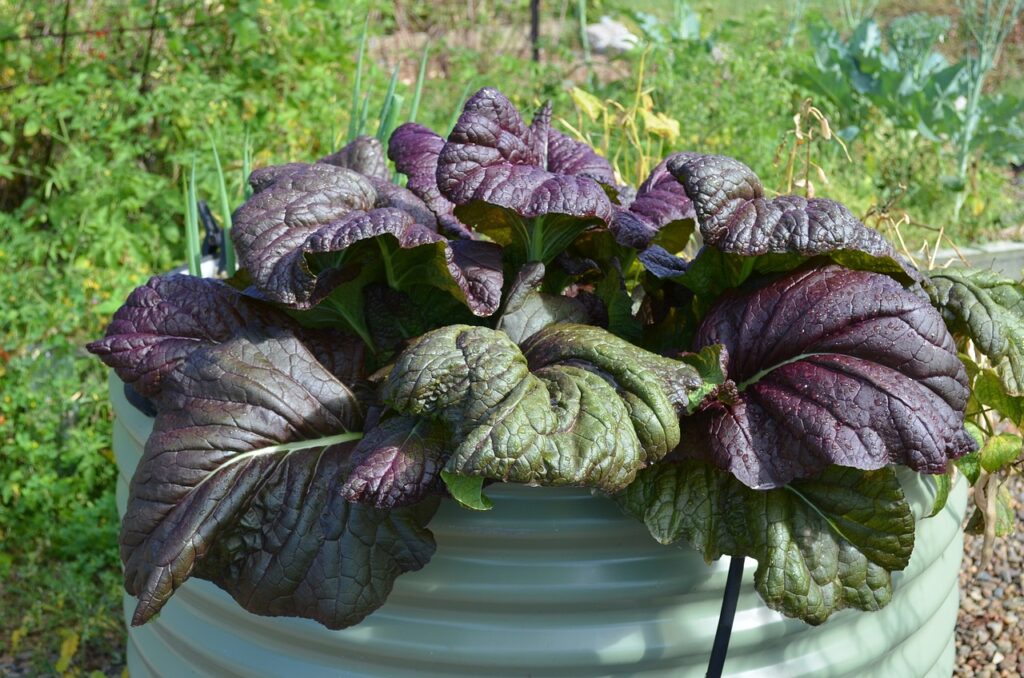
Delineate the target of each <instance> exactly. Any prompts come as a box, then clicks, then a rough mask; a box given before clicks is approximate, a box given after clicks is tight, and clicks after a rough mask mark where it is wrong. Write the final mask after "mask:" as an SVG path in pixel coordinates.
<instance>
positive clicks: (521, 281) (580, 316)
mask: <svg viewBox="0 0 1024 678" xmlns="http://www.w3.org/2000/svg"><path fill="white" fill-rule="evenodd" d="M543 282H544V264H542V263H539V262H536V263H532V264H527V265H525V266H524V267H523V268H522V269H521V270H520V271H519V274H518V275H517V276H516V280H515V282H514V283H513V284H512V289H511V290H510V291H509V293H508V299H507V301H506V302H505V310H504V312H502V314H501V319H500V320H498V325H497V328H498V329H499V330H501V331H503V332H504V333H505V334H507V335H508V336H509V338H511V339H512V341H514V342H515V343H516V344H522V343H523V342H524V341H526V340H527V339H528V338H530V337H531V336H533V335H534V334H536V333H537V332H539V331H540V330H542V329H544V328H545V327H547V326H548V325H553V324H555V323H586V322H587V321H588V320H590V314H589V313H587V309H586V307H585V306H584V305H583V304H582V303H581V302H580V301H579V300H577V299H573V298H570V297H564V296H561V295H554V294H545V293H543V292H541V291H540V286H541V283H543Z"/></svg>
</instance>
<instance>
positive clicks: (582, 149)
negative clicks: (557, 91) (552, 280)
mask: <svg viewBox="0 0 1024 678" xmlns="http://www.w3.org/2000/svg"><path fill="white" fill-rule="evenodd" d="M611 177H612V172H611V168H610V167H609V166H608V164H607V161H604V160H603V159H601V158H600V157H599V156H597V154H596V153H594V152H593V151H592V149H588V148H587V147H586V146H585V144H580V143H579V142H575V141H572V140H570V139H568V138H566V137H564V136H563V135H561V134H559V133H558V132H555V131H553V130H552V129H551V112H550V109H549V108H544V109H542V110H541V111H540V112H539V113H538V114H537V116H536V117H535V118H534V121H533V124H531V125H530V126H529V127H528V126H527V125H526V123H524V122H523V119H522V117H521V116H520V115H519V111H518V110H516V108H515V107H514V106H513V105H512V103H511V102H510V101H509V100H508V99H506V98H505V96H504V95H503V94H501V93H500V92H498V91H497V90H495V89H491V88H485V89H482V90H480V91H479V92H477V93H476V94H474V95H473V96H472V97H471V98H470V99H469V101H467V102H466V106H465V108H464V109H463V112H462V115H461V116H460V117H459V120H458V122H457V123H456V125H455V127H454V129H453V130H452V133H451V135H449V137H448V141H447V142H446V143H445V145H444V147H443V148H442V149H441V152H440V155H439V156H438V161H437V182H438V187H439V188H440V191H441V193H442V194H443V195H444V196H445V198H447V199H448V200H450V201H451V202H453V203H454V204H455V205H457V206H458V207H456V208H455V214H456V215H457V216H458V217H459V218H460V219H461V220H462V221H463V222H464V223H466V224H469V225H470V226H472V227H473V228H474V229H476V230H478V231H480V232H481V233H485V234H486V235H487V236H488V237H490V238H492V239H493V240H495V241H496V242H499V243H501V244H509V243H512V242H514V241H516V240H520V241H522V242H523V243H524V244H523V245H522V249H523V250H524V252H523V254H525V255H527V258H526V259H525V260H526V261H543V262H545V263H547V262H549V261H550V260H551V258H552V257H554V256H555V255H556V254H558V252H560V251H561V250H562V249H564V248H565V247H566V246H567V245H568V244H569V243H571V242H572V240H573V239H575V237H576V236H577V235H579V233H581V232H583V231H584V230H586V229H587V228H590V227H593V226H599V225H603V224H604V223H607V222H608V221H609V220H610V219H611V217H612V202H611V200H609V198H608V195H607V193H606V192H605V189H604V187H603V185H602V183H601V182H602V181H608V180H609V179H610V178H611ZM541 240H543V241H545V242H543V243H541V242H539V241H541Z"/></svg>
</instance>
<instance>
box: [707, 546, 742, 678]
mask: <svg viewBox="0 0 1024 678" xmlns="http://www.w3.org/2000/svg"><path fill="white" fill-rule="evenodd" d="M743 560H744V558H743V556H733V557H732V559H731V561H730V562H729V576H728V578H727V579H726V580H725V593H724V594H722V611H721V612H719V613H718V630H717V631H715V643H714V645H712V646H711V659H709V660H708V672H707V674H705V675H706V676H707V678H721V675H722V668H723V667H724V666H725V655H726V653H728V652H729V638H731V637H732V622H733V620H734V619H735V618H736V602H737V600H739V597H740V584H742V583H743Z"/></svg>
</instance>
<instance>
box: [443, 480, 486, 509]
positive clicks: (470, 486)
mask: <svg viewBox="0 0 1024 678" xmlns="http://www.w3.org/2000/svg"><path fill="white" fill-rule="evenodd" d="M441 480H443V481H444V484H445V487H447V488H448V492H449V493H450V494H451V495H452V499H454V500H455V501H457V502H459V504H460V505H461V506H465V507H466V508H468V509H472V510H474V511H490V510H491V509H492V508H494V502H493V501H491V498H490V497H488V496H487V495H486V494H484V479H483V477H482V476H464V475H460V474H458V473H449V472H448V471H441Z"/></svg>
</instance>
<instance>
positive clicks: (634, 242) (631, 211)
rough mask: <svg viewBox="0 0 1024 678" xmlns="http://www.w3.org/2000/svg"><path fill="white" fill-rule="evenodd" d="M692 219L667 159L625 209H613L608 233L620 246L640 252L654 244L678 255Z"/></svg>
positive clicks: (690, 206)
mask: <svg viewBox="0 0 1024 678" xmlns="http://www.w3.org/2000/svg"><path fill="white" fill-rule="evenodd" d="M695 216H696V215H695V212H694V209H693V203H692V202H690V199H689V198H688V197H687V195H686V191H685V190H684V189H683V186H682V185H681V184H680V183H679V182H678V181H677V180H676V178H675V177H674V176H672V174H670V173H669V171H668V159H666V160H663V161H662V162H660V163H659V164H658V165H657V166H656V167H655V168H654V169H653V170H652V171H651V174H650V176H649V177H647V180H646V181H644V183H642V184H641V185H640V188H639V189H637V192H636V197H635V198H634V200H633V202H632V203H631V204H630V205H629V207H628V208H625V209H623V208H616V209H615V214H614V216H613V217H612V221H611V223H610V224H609V230H610V231H611V232H612V234H613V235H614V236H615V240H616V242H618V243H619V244H620V245H626V246H627V247H632V248H634V249H637V250H643V249H646V248H647V247H649V246H650V245H651V244H654V243H657V244H658V245H660V246H662V247H664V248H665V249H666V250H668V251H670V252H680V251H682V249H683V248H684V247H685V246H686V242H687V241H688V240H689V238H690V235H691V234H692V233H693V227H694V218H695ZM659 236H661V238H660V239H659Z"/></svg>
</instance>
